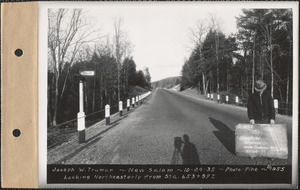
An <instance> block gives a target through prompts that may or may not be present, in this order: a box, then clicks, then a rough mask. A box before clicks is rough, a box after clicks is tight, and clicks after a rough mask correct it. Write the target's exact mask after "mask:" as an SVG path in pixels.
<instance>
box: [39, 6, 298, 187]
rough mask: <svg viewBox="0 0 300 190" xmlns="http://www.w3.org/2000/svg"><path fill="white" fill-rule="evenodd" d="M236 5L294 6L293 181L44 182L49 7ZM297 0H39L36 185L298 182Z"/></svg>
mask: <svg viewBox="0 0 300 190" xmlns="http://www.w3.org/2000/svg"><path fill="white" fill-rule="evenodd" d="M199 3H201V4H202V5H205V6H207V5H208V6H211V7H213V6H220V4H221V6H224V5H228V6H236V7H240V8H292V9H293V130H292V135H293V143H292V147H293V158H292V166H293V167H292V174H293V179H292V184H293V185H286V184H259V185H252V184H247V185H241V184H167V185H166V184H149V185H148V184H147V185H140V184H47V181H46V176H47V78H48V77H47V69H48V66H47V56H48V55H47V52H48V47H47V46H48V44H47V43H48V40H47V27H48V15H47V13H48V8H90V7H93V6H95V5H111V4H113V5H114V6H127V5H132V4H134V5H146V4H147V5H153V4H155V6H164V5H168V6H170V5H171V6H192V5H193V4H199ZM298 5H299V3H298V2H296V1H294V2H291V1H290V2H288V1H284V2H274V1H273V2H272V1H269V2H262V1H259V2H249V1H244V2H207V1H206V2H78V1H77V2H74V1H73V2H57V1H56V2H38V9H39V10H38V15H39V18H38V26H39V28H38V30H39V32H38V34H39V58H38V60H39V82H38V85H39V86H38V87H39V121H38V122H39V187H40V188H87V187H88V188H176V189H177V188H296V185H297V184H298V97H299V96H298V82H299V77H298V69H299V68H298V67H299V65H298V63H299V62H298V61H299V57H298V44H299V41H298V34H299V31H298V27H299V20H298V18H299V10H298Z"/></svg>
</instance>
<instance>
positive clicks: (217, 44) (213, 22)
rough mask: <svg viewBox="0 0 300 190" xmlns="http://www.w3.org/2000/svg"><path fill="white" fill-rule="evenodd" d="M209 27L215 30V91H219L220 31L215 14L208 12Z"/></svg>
mask: <svg viewBox="0 0 300 190" xmlns="http://www.w3.org/2000/svg"><path fill="white" fill-rule="evenodd" d="M210 21H211V25H212V26H211V28H212V29H213V31H214V32H215V49H216V54H215V56H216V62H217V93H219V91H220V81H219V64H220V63H219V62H220V61H219V47H220V42H219V32H220V22H219V21H218V20H217V17H216V15H213V14H210Z"/></svg>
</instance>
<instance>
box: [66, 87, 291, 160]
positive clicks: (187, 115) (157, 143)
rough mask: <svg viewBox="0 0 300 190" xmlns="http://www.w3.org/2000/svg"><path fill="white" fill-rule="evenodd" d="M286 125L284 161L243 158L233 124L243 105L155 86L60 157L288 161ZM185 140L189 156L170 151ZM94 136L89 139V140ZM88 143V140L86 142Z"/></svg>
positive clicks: (280, 119) (240, 118)
mask: <svg viewBox="0 0 300 190" xmlns="http://www.w3.org/2000/svg"><path fill="white" fill-rule="evenodd" d="M276 122H277V123H287V126H288V127H287V128H288V139H289V158H288V159H273V160H272V159H268V158H253V159H251V158H247V157H240V156H236V154H235V133H234V128H235V126H236V125H237V124H238V123H248V118H247V113H246V109H245V108H241V107H237V106H234V105H225V104H218V103H216V102H211V101H208V100H204V99H197V98H193V97H188V96H185V95H182V94H180V93H179V92H173V91H170V90H165V89H158V90H155V91H154V92H153V93H152V94H151V96H150V97H149V98H148V99H147V100H146V101H144V103H143V104H142V105H141V106H139V107H137V108H135V110H134V111H133V112H130V113H129V114H128V116H126V117H124V118H123V119H122V120H121V121H119V122H118V124H117V125H116V126H114V127H113V128H111V129H110V130H108V131H106V132H105V133H101V134H99V135H101V138H98V140H97V141H93V143H90V145H89V146H87V147H86V148H82V149H81V150H80V151H78V152H76V154H73V155H72V157H70V156H69V157H67V159H63V163H64V164H182V163H183V162H187V161H190V162H194V163H200V164H203V165H209V164H212V165H218V164H220V165H223V164H226V165H243V164H249V165H252V164H253V165H266V164H271V165H275V164H276V165H277V164H278V165H279V164H283V165H285V164H291V127H292V121H291V119H290V118H288V117H282V116H281V117H278V118H277V120H276ZM183 136H185V138H187V137H188V138H189V141H190V142H191V144H190V145H191V146H190V147H189V149H188V151H189V152H190V156H189V158H184V157H182V156H181V155H180V153H179V152H176V151H175V148H174V139H175V138H176V137H181V138H183ZM93 139H95V137H94V138H93ZM88 141H89V140H88Z"/></svg>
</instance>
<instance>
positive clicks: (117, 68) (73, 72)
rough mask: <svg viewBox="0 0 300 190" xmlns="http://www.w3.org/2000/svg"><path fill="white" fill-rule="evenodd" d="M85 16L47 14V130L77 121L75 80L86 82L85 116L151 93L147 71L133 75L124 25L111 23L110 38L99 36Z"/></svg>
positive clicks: (117, 21)
mask: <svg viewBox="0 0 300 190" xmlns="http://www.w3.org/2000/svg"><path fill="white" fill-rule="evenodd" d="M83 15H84V13H83V12H82V9H49V11H48V23H49V25H48V126H56V125H59V124H60V123H63V122H65V121H68V120H72V119H74V118H76V115H77V113H78V110H79V92H78V91H79V86H78V84H79V80H83V81H84V92H85V95H84V103H85V112H86V115H88V114H92V113H94V112H97V111H99V110H103V109H104V107H105V105H106V104H110V105H111V106H113V105H118V102H119V101H123V102H125V101H126V100H127V98H129V97H131V96H136V95H137V94H138V93H141V91H142V90H143V89H146V90H150V89H151V76H150V73H149V69H148V68H145V69H144V70H138V71H137V70H136V63H135V61H134V59H133V57H132V56H131V53H132V48H133V47H132V44H131V42H130V41H129V39H128V36H127V33H126V31H125V30H124V29H123V20H122V19H121V18H115V19H114V20H113V26H114V33H113V34H111V36H112V37H110V36H109V35H104V36H99V35H98V34H99V33H100V32H99V31H98V30H95V29H94V28H93V24H92V23H90V22H89V21H87V20H85V19H84V17H83ZM81 71H94V76H81V75H80V73H81ZM136 86H139V87H141V88H138V87H136ZM142 88H143V89H142ZM138 90H140V91H138Z"/></svg>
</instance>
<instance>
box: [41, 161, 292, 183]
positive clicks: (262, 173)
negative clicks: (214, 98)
mask: <svg viewBox="0 0 300 190" xmlns="http://www.w3.org/2000/svg"><path fill="white" fill-rule="evenodd" d="M290 170H291V167H290V166H271V165H267V166H171V165H170V166H168V165H161V166H158V165H153V166H151V165H139V166H130V165H126V166H124V165H73V166H71V165H48V170H47V173H48V177H47V181H48V183H146V184H149V183H150V184H151V183H170V184H180V183H194V184H195V183H204V184H205V183H226V182H228V180H231V182H232V180H236V181H235V183H243V181H245V180H246V181H247V182H248V181H249V179H252V180H253V183H257V182H264V183H266V182H268V181H269V183H273V182H274V183H279V182H281V183H282V182H287V181H289V180H290V179H289V177H288V176H290V175H291V174H290V173H291V172H290ZM289 174H290V175H289ZM270 176H271V177H272V178H270ZM262 177H263V178H265V180H262V179H261V178H262ZM274 177H276V178H277V179H281V178H282V181H280V180H279V181H278V180H277V181H272V179H274ZM255 180H257V181H255Z"/></svg>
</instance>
